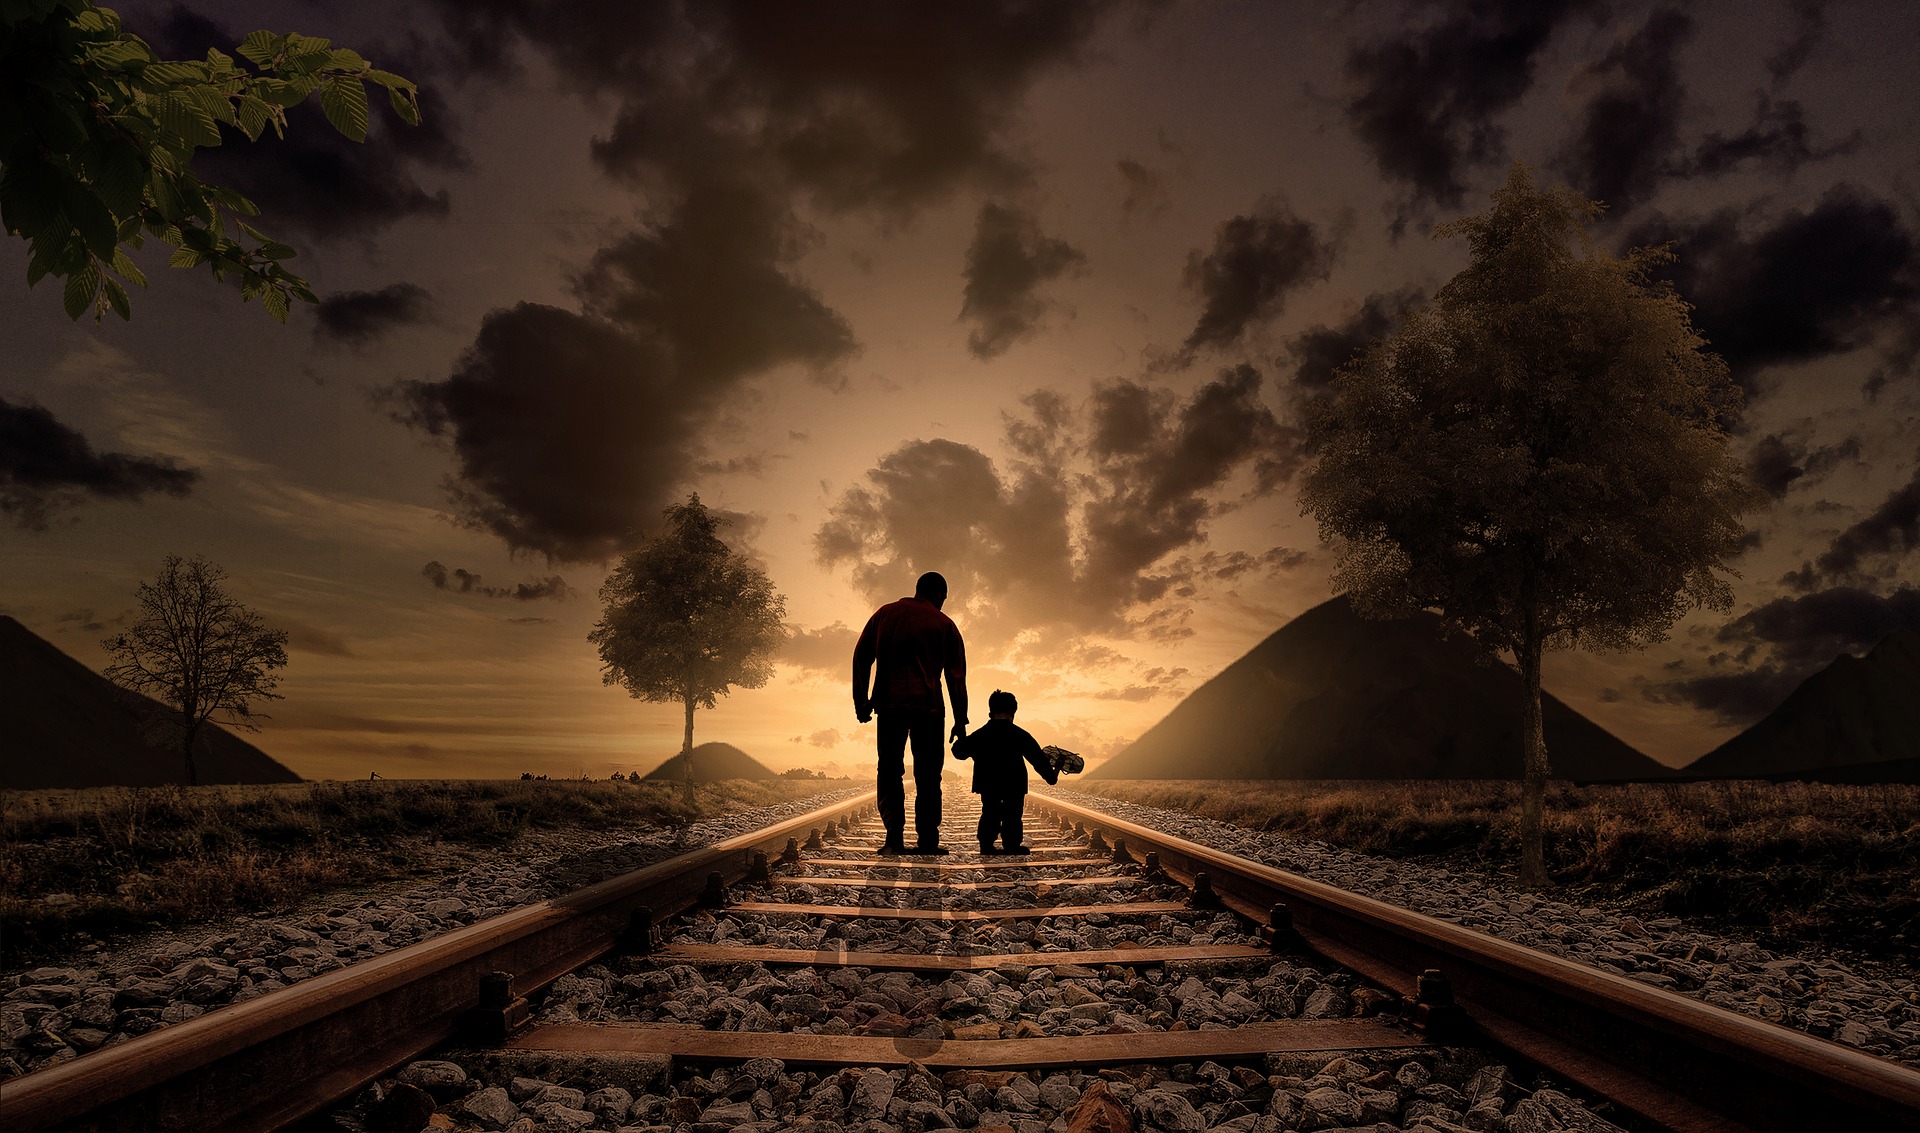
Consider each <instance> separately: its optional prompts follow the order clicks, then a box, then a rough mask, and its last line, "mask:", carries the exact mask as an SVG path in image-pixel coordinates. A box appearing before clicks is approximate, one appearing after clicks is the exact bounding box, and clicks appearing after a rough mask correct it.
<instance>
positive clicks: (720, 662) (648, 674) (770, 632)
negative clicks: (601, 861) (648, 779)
mask: <svg viewBox="0 0 1920 1133" xmlns="http://www.w3.org/2000/svg"><path fill="white" fill-rule="evenodd" d="M665 515H666V519H667V526H666V529H665V530H664V531H662V532H661V533H660V534H658V535H655V536H654V537H653V538H651V539H648V540H647V541H646V542H645V543H643V544H641V545H640V547H639V548H638V549H636V550H634V551H631V552H629V553H628V554H627V555H626V556H625V557H623V558H622V559H621V560H620V565H619V566H618V567H616V568H615V569H614V571H613V573H612V574H611V575H609V576H608V577H607V581H606V583H605V584H604V585H603V586H601V587H600V600H601V602H603V603H605V605H606V614H605V616H604V617H602V618H601V619H600V621H599V623H598V624H596V625H595V626H594V627H593V632H591V633H589V634H588V635H587V640H588V641H590V642H592V643H593V644H594V645H596V646H598V647H599V649H600V660H601V661H602V663H603V671H602V674H601V676H602V679H603V680H604V681H605V682H606V683H607V684H610V685H611V684H618V685H621V686H624V687H625V688H626V690H627V692H629V693H630V694H632V695H633V696H635V697H638V698H639V699H641V700H646V701H652V702H655V703H659V702H675V701H677V702H679V703H680V704H682V705H684V706H685V708H686V713H687V726H686V735H685V739H684V740H683V742H682V744H681V747H680V754H681V756H682V757H683V758H684V759H685V760H686V768H687V784H688V787H689V788H691V786H692V784H693V710H694V708H695V707H696V706H697V707H700V708H712V707H713V706H714V703H715V698H716V697H720V696H725V695H726V694H727V692H728V691H729V689H730V688H731V686H733V685H739V686H740V687H741V688H759V687H761V686H762V685H764V684H766V683H767V680H768V679H769V678H770V677H772V675H773V651H774V650H775V649H777V648H778V647H779V646H780V644H781V643H782V642H784V641H785V640H786V627H785V622H786V616H787V600H786V599H785V598H783V597H781V596H780V595H779V594H778V593H776V592H775V591H774V589H773V583H772V581H771V580H769V579H768V578H767V575H766V572H765V571H763V570H761V569H760V568H759V567H757V566H755V565H754V564H753V563H752V562H751V561H749V560H748V559H747V558H746V557H745V556H743V555H739V554H736V553H735V552H734V551H733V550H732V549H731V548H729V547H728V546H727V545H726V543H725V542H723V541H722V540H721V539H720V536H719V535H718V531H719V527H720V521H719V519H718V518H716V517H715V516H714V514H713V513H712V512H710V511H708V510H707V508H706V505H704V504H702V503H701V502H700V497H699V496H698V495H693V496H688V497H687V502H686V503H684V504H675V505H674V506H672V507H669V508H667V509H666V512H665Z"/></svg>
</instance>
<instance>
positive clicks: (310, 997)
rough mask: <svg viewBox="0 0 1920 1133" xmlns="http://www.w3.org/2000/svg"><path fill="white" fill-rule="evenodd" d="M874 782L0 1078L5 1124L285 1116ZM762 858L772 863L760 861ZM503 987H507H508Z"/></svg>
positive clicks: (548, 977)
mask: <svg viewBox="0 0 1920 1133" xmlns="http://www.w3.org/2000/svg"><path fill="white" fill-rule="evenodd" d="M873 801H874V794H873V792H872V791H868V792H866V793H864V794H861V795H857V796H855V797H853V798H850V799H846V800H843V801H841V802H837V803H833V804H830V805H828V806H825V807H821V808H820V809H818V810H814V811H811V812H809V813H807V814H804V815H801V816H799V817H797V818H793V819H790V820H788V821H786V822H782V823H779V824H778V825H775V826H769V827H765V828H763V829H761V830H756V831H752V832H750V833H747V834H741V835H737V836H735V837H733V838H728V839H726V840H725V841H722V842H716V843H714V844H713V845H711V846H707V847H704V848H701V849H697V850H693V851H691V852H689V853H685V854H681V855H679V856H678V857H674V858H670V859H668V860H666V861H663V862H657V863H655V864H654V865H651V866H648V867H646V868H644V869H639V870H635V871H633V872H631V873H627V874H623V875H621V876H619V877H615V878H611V879H609V880H607V881H603V882H601V883H599V884H597V885H593V886H590V887H588V888H586V889H581V890H578V891H576V892H573V893H569V894H567V895H565V896H563V897H558V898H555V899H554V900H551V901H543V902H540V903H539V904H536V905H528V906H526V907H524V908H520V909H515V910H513V911H512V912H508V913H503V914H501V915H500V916H497V917H492V918H489V919H487V920H484V921H481V922H479V923H477V924H472V925H468V926H467V927H465V928H460V929H455V930H454V931H452V932H449V933H445V934H443V935H441V936H437V937H434V938H433V939H431V940H425V941H422V942H420V943H418V944H414V945H410V946H408V947H405V948H400V949H396V950H395V951H393V952H389V953H387V954H385V955H383V956H378V957H375V958H374V959H371V960H366V961H362V962H360V963H357V964H352V965H349V966H348V967H345V968H340V969H337V970H335V971H332V972H328V973H327V974H325V975H321V976H316V977H314V978H312V979H309V980H302V981H301V982H299V983H297V984H294V985H293V986H291V987H288V988H285V989H283V990H280V991H275V992H271V993H269V994H266V995H262V996H259V997H258V998H255V999H250V1000H246V1001H245V1002H241V1003H235V1004H232V1005H230V1006H227V1007H222V1008H220V1009H219V1010H216V1011H212V1012H209V1013H207V1014H205V1015H202V1016H200V1017H199V1018H196V1019H191V1020H188V1021H187V1022H184V1023H180V1024H178V1025H176V1026H172V1027H166V1028H163V1029H161V1030H158V1031H153V1032H150V1033H148V1034H145V1035H141V1036H139V1037H138V1038H135V1039H133V1040H131V1041H129V1042H125V1043H121V1044H119V1045H118V1046H113V1047H108V1048H106V1049H104V1050H99V1051H95V1052H94V1053H91V1054H86V1055H82V1056H81V1057H79V1058H76V1059H73V1060H71V1061H68V1062H63V1063H61V1064H59V1065H57V1066H53V1067H49V1068H48V1069H45V1070H41V1071H38V1072H36V1073H33V1074H28V1075H25V1076H22V1077H19V1078H15V1079H13V1080H12V1081H9V1082H5V1083H0V1130H6V1131H7V1133H40V1131H42V1130H61V1131H67V1130H87V1131H98V1133H185V1131H189V1130H191V1131H193V1133H229V1131H230V1133H242V1131H245V1133H260V1131H264V1130H276V1129H281V1128H284V1127H286V1126H287V1125H290V1124H292V1123H293V1122H295V1121H298V1120H300V1119H301V1118H303V1117H306V1116H309V1115H311V1114H313V1113H316V1112H318V1111H319V1110H320V1109H322V1108H323V1107H325V1106H327V1105H329V1104H331V1103H333V1102H336V1101H338V1100H339V1099H341V1098H344V1097H346V1096H348V1095H350V1094H352V1093H353V1091H355V1090H357V1089H359V1088H360V1087H361V1086H363V1085H365V1084H366V1083H368V1082H370V1081H372V1080H373V1079H374V1078H376V1077H378V1076H379V1075H380V1074H381V1073H383V1072H385V1071H388V1070H390V1069H392V1068H393V1067H395V1066H398V1065H400V1064H401V1063H404V1062H406V1061H408V1060H410V1059H412V1058H414V1057H416V1056H417V1055H419V1054H420V1053H421V1052H423V1051H426V1050H428V1049H430V1048H432V1047H434V1046H435V1045H437V1044H439V1043H441V1042H444V1041H445V1040H446V1039H448V1038H449V1037H451V1036H452V1035H453V1034H454V1032H455V1030H456V1028H457V1027H459V1026H460V1025H461V1022H462V1020H463V1018H468V1017H470V1013H472V1012H474V1011H475V1010H476V1009H478V1008H481V1007H482V1005H483V999H484V998H485V996H486V994H487V991H483V985H484V984H486V983H487V982H488V978H489V977H490V976H492V975H493V973H496V972H507V973H511V974H512V976H513V983H512V985H511V987H509V986H505V985H502V984H501V983H500V982H499V981H497V980H496V981H493V986H492V987H491V988H490V989H488V990H489V991H490V992H491V993H492V995H493V997H494V998H495V999H497V1000H498V1002H497V1003H495V1004H494V1005H493V1006H494V1007H495V1008H497V1009H499V1008H505V1009H511V1004H512V1000H513V996H514V993H515V989H517V990H518V991H520V992H524V991H530V990H533V989H536V988H539V987H543V986H545V985H546V984H548V983H551V982H552V981H554V980H555V979H558V978H559V977H560V976H562V975H564V974H565V973H567V972H569V971H572V970H573V969H575V968H578V967H580V966H582V965H584V964H586V963H588V962H589V961H591V960H593V959H594V958H595V957H597V956H600V955H602V954H604V953H606V952H608V951H610V950H611V949H612V948H613V947H614V946H615V944H616V942H617V941H618V940H619V938H620V937H621V935H622V934H623V933H626V932H628V931H629V930H630V929H631V928H632V927H633V926H634V922H635V917H634V913H635V911H636V910H639V909H642V908H645V909H646V910H648V911H650V912H651V914H652V916H654V917H665V916H668V915H671V914H673V913H677V912H679V911H681V910H683V909H686V908H688V907H690V906H692V905H693V904H695V903H697V902H698V901H700V900H701V899H702V896H703V894H704V893H706V891H707V887H708V885H709V884H710V882H709V875H711V874H714V873H718V874H719V875H720V876H721V879H722V880H723V881H724V882H726V883H733V882H736V881H739V880H740V879H742V878H743V877H745V876H746V875H747V873H748V871H749V870H750V869H751V868H752V867H753V866H754V864H755V863H754V859H755V855H756V854H757V853H778V852H780V851H783V850H784V849H785V848H786V846H787V843H788V840H789V839H798V838H806V837H807V836H808V835H809V834H810V833H811V832H813V831H816V830H819V829H822V828H825V827H827V826H829V825H830V824H833V823H837V822H839V821H840V820H842V819H849V820H850V819H852V818H856V817H862V816H864V815H865V814H866V812H867V811H868V810H869V809H870V808H871V806H872V805H873ZM762 864H764V862H762ZM503 993H504V994H503Z"/></svg>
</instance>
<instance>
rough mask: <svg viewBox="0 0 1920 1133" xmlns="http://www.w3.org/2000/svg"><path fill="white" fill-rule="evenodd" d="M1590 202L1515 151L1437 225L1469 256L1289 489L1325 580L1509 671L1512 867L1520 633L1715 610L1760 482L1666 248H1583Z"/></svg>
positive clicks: (1556, 633) (1334, 398)
mask: <svg viewBox="0 0 1920 1133" xmlns="http://www.w3.org/2000/svg"><path fill="white" fill-rule="evenodd" d="M1600 207H1601V206H1600V205H1598V204H1597V203H1594V202H1589V201H1586V200H1583V199H1582V198H1580V197H1579V196H1578V195H1576V194H1574V193H1573V192H1572V191H1571V190H1568V189H1565V188H1553V189H1544V190H1543V189H1538V188H1536V187H1535V186H1534V184H1533V180H1532V176H1531V174H1530V173H1529V171H1528V170H1527V168H1526V166H1524V165H1520V164H1516V165H1515V166H1514V168H1513V171H1512V173H1511V175H1510V176H1509V177H1508V179H1507V182H1506V184H1505V185H1504V186H1503V187H1502V188H1501V189H1499V190H1498V191H1497V192H1495V193H1494V197H1493V207H1492V208H1491V209H1490V210H1488V211H1487V212H1485V213H1482V214H1480V215H1478V216H1470V217H1466V218H1463V219H1461V220H1458V221H1454V222H1452V223H1450V224H1446V225H1442V226H1440V227H1438V228H1437V229H1435V235H1436V236H1442V237H1451V236H1461V237H1465V238H1466V241H1467V245H1468V249H1469V252H1470V253H1471V257H1472V259H1471V262H1470V263H1469V264H1468V266H1467V267H1466V268H1465V269H1464V270H1462V271H1461V272H1460V273H1459V274H1457V275H1456V276H1454V277H1453V279H1452V280H1451V281H1449V282H1448V283H1447V285H1446V286H1445V287H1443V288H1441V289H1440V291H1439V292H1438V293H1437V294H1436V295H1435V296H1434V299H1433V301H1432V302H1431V303H1429V304H1428V305H1427V306H1426V307H1425V308H1424V309H1421V310H1418V311H1415V312H1413V313H1412V314H1410V315H1409V316H1407V318H1406V319H1405V320H1404V321H1403V323H1402V324H1401V326H1400V328H1399V330H1398V331H1397V332H1396V333H1395V334H1394V335H1393V336H1392V337H1391V338H1389V339H1387V340H1386V341H1384V342H1382V343H1380V344H1378V345H1377V346H1375V347H1374V348H1372V349H1371V350H1369V351H1367V352H1366V353H1365V354H1364V355H1362V356H1361V357H1359V358H1358V359H1356V360H1355V361H1353V362H1351V363H1349V364H1348V365H1347V366H1346V367H1345V368H1344V369H1343V370H1342V371H1341V372H1340V374H1339V375H1338V377H1337V378H1336V380H1335V382H1334V385H1333V388H1332V393H1331V396H1330V397H1329V398H1328V399H1327V400H1325V401H1324V402H1321V403H1318V404H1316V405H1315V406H1313V407H1311V408H1310V411H1309V416H1308V440H1309V444H1310V445H1311V446H1313V447H1314V449H1315V450H1316V452H1317V454H1318V460H1317V463H1316V464H1315V466H1314V468H1313V469H1312V471H1311V472H1310V473H1309V474H1308V476H1307V478H1306V482H1305V487H1304V490H1303V493H1302V496H1301V508H1302V511H1303V512H1304V513H1306V514H1309V515H1312V516H1314V517H1315V518H1316V519H1317V520H1318V521H1319V526H1320V532H1321V535H1322V537H1323V538H1327V539H1330V540H1333V541H1336V542H1338V543H1339V545H1340V547H1341V550H1340V564H1339V568H1338V572H1337V573H1336V575H1335V586H1336V588H1339V589H1343V590H1346V591H1347V592H1348V593H1350V594H1351V595H1352V597H1353V600H1354V603H1355V606H1356V608H1358V609H1361V610H1362V611H1363V612H1368V613H1371V614H1374V615H1376V616H1391V615H1393V614H1397V613H1405V612H1408V611H1410V610H1415V609H1433V610H1437V611H1438V612H1439V613H1440V614H1441V615H1442V617H1443V618H1444V619H1445V620H1446V622H1447V623H1448V624H1450V625H1451V626H1453V627H1455V628H1457V629H1459V630H1462V631H1464V632H1466V633H1468V634H1471V635H1472V636H1473V637H1474V638H1475V639H1476V640H1477V641H1479V642H1480V643H1481V644H1482V645H1484V646H1485V647H1487V648H1488V649H1489V650H1505V651H1510V652H1511V653H1512V654H1513V657H1514V659H1515V662H1516V663H1517V664H1518V666H1519V668H1520V670H1521V675H1522V677H1523V679H1524V683H1525V687H1526V689H1527V694H1526V701H1527V702H1526V703H1525V704H1524V705H1523V706H1522V710H1523V715H1524V716H1525V720H1524V726H1523V729H1522V735H1523V739H1524V742H1525V744H1526V760H1525V767H1526V788H1525V791H1524V792H1523V800H1524V804H1523V827H1526V828H1528V831H1530V833H1529V836H1527V837H1523V845H1525V846H1526V847H1527V850H1526V854H1525V856H1524V857H1523V862H1522V879H1523V881H1525V882H1527V883H1529V884H1539V883H1540V882H1542V881H1544V868H1543V865H1542V862H1541V859H1540V858H1539V852H1540V848H1539V838H1538V834H1539V828H1540V825H1539V824H1540V811H1539V806H1540V797H1541V794H1542V793H1543V789H1544V788H1543V784H1544V781H1545V778H1546V775H1547V771H1548V765H1547V755H1546V750H1545V744H1544V740H1543V738H1542V736H1541V733H1540V708H1539V684H1540V658H1541V654H1542V653H1543V652H1544V651H1545V650H1548V649H1554V648H1563V647H1566V646H1569V645H1573V644H1575V643H1579V644H1586V645H1597V646H1602V647H1644V646H1645V645H1647V644H1650V643H1652V642H1655V641H1658V640H1660V639H1661V638H1663V637H1664V636H1665V634H1666V631H1667V630H1668V629H1669V628H1670V627H1671V626H1672V625H1673V623H1674V622H1675V621H1677V620H1678V619H1679V618H1680V617H1681V616H1682V615H1684V614H1685V613H1686V612H1687V611H1688V610H1691V609H1694V608H1696V607H1708V608H1713V609H1726V608H1727V607H1728V606H1729V603H1730V601H1731V598H1730V591H1729V588H1728V586H1727V583H1726V582H1725V580H1724V579H1723V578H1722V577H1721V574H1722V573H1724V572H1726V571H1727V567H1726V564H1727V562H1728V560H1730V559H1731V558H1732V557H1733V556H1734V555H1735V554H1737V553H1738V552H1739V549H1740V545H1741V540H1742V538H1743V537H1744V535H1745V528H1744V526H1743V525H1742V524H1741V522H1740V518H1739V517H1740V515H1741V514H1742V513H1744V512H1746V511H1748V510H1750V509H1752V508H1753V507H1755V506H1758V503H1759V502H1760V497H1759V494H1758V492H1757V491H1756V490H1755V489H1754V488H1753V487H1752V486H1751V485H1750V483H1749V481H1748V478H1747V475H1746V471H1745V468H1744V466H1743V465H1742V464H1741V463H1740V462H1739V461H1738V460H1737V459H1736V458H1735V457H1734V456H1733V455H1732V454H1731V453H1730V452H1729V451H1728V448H1727V430H1728V428H1729V426H1730V424H1731V423H1732V421H1733V419H1734V417H1735V415H1736V414H1737V413H1738V411H1739V408H1740V391H1739V389H1738V387H1737V386H1736V385H1735V384H1734V383H1733V382H1732V381H1731V379H1730V378H1729V377H1728V375H1727V367H1726V364H1725V363H1724V362H1722V361H1721V359H1720V358H1719V357H1718V356H1717V355H1715V354H1713V353H1712V352H1710V351H1709V350H1708V349H1707V344H1706V343H1705V341H1704V340H1703V339H1702V338H1701V337H1700V335H1699V333H1698V332H1697V331H1695V329H1694V327H1693V325H1692V321H1691V318H1690V315H1689V308H1688V306H1687V304H1686V303H1685V301H1684V300H1682V299H1681V297H1680V296H1678V295H1677V294H1675V293H1674V291H1673V289H1672V288H1671V287H1670V286H1669V285H1667V284H1665V283H1662V282H1658V281H1656V280H1655V279H1654V278H1653V276H1652V274H1651V273H1652V269H1653V268H1654V267H1655V266H1656V265H1658V264H1660V263H1663V262H1665V261H1666V260H1667V259H1668V258H1669V253H1668V252H1667V251H1666V250H1664V249H1660V248H1640V249H1635V250H1633V251H1630V252H1628V253H1627V254H1626V255H1624V256H1621V257H1614V256H1610V255H1607V254H1605V253H1604V252H1602V251H1600V250H1599V249H1598V248H1596V247H1595V245H1594V243H1593V241H1592V239H1591V236H1590V234H1589V232H1588V224H1589V222H1590V221H1591V219H1592V218H1593V217H1594V216H1596V215H1597V214H1598V212H1599V211H1600Z"/></svg>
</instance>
